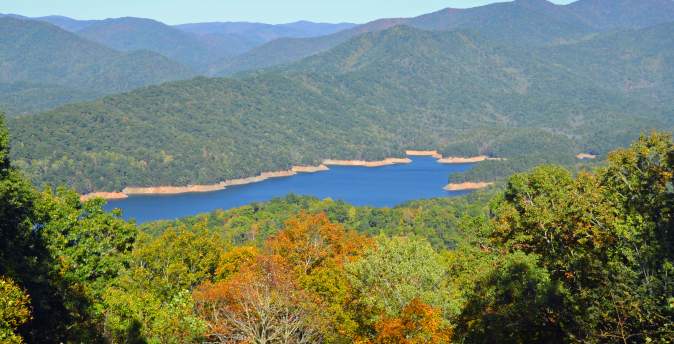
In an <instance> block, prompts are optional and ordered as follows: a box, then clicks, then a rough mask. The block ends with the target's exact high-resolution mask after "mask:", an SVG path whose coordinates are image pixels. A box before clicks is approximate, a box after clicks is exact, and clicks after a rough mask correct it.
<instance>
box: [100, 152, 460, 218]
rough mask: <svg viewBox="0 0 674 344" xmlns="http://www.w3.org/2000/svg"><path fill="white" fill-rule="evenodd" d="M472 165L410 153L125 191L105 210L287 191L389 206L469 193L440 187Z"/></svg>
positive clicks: (228, 200)
mask: <svg viewBox="0 0 674 344" xmlns="http://www.w3.org/2000/svg"><path fill="white" fill-rule="evenodd" d="M472 166H473V164H470V163H466V164H442V163H439V162H438V160H437V159H436V158H434V157H430V156H429V157H422V156H415V157H413V158H412V162H411V163H409V164H397V165H388V166H381V167H361V166H330V170H328V171H323V172H319V173H300V174H297V175H293V176H289V177H285V178H273V179H267V180H264V181H262V182H259V183H254V184H248V185H239V186H230V187H227V188H226V189H224V190H219V191H214V192H207V193H185V194H177V195H131V196H130V197H128V198H126V199H119V200H110V201H109V203H108V205H107V206H106V209H108V210H109V209H114V208H120V209H122V210H123V212H124V218H126V219H136V221H138V222H139V223H143V222H148V221H154V220H168V219H176V218H179V217H184V216H190V215H196V214H199V213H203V212H210V211H212V210H215V209H231V208H236V207H240V206H243V205H246V204H250V203H253V202H264V201H268V200H271V199H273V198H276V197H283V196H286V195H288V194H298V195H307V196H314V197H319V198H332V199H334V200H342V201H345V202H348V203H351V204H353V205H359V206H364V205H368V206H375V207H392V206H396V205H399V204H401V203H405V202H407V201H411V200H417V199H425V198H434V197H448V196H459V195H464V194H466V193H468V192H470V191H469V190H461V191H447V190H444V189H443V188H444V187H445V186H446V185H447V183H448V179H449V176H450V175H451V174H453V173H459V172H464V171H466V170H468V169H470V168H471V167H472Z"/></svg>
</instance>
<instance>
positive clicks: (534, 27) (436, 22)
mask: <svg viewBox="0 0 674 344" xmlns="http://www.w3.org/2000/svg"><path fill="white" fill-rule="evenodd" d="M672 20H674V2H672V1H671V0H616V1H612V0H611V1H605V0H579V1H576V2H574V3H571V4H569V5H555V4H553V3H551V2H549V1H547V0H515V1H513V2H504V3H494V4H490V5H485V6H480V7H474V8H468V9H453V8H448V9H443V10H441V11H438V12H434V13H430V14H426V15H422V16H419V17H415V18H399V19H384V20H377V21H374V22H371V23H367V24H363V25H360V26H358V27H355V28H353V29H351V30H346V31H342V32H338V33H335V34H332V35H328V36H325V37H319V38H308V39H291V38H287V39H283V40H277V41H273V42H270V43H267V44H265V45H262V46H260V47H257V48H254V49H252V50H251V51H249V52H246V53H244V54H242V55H239V56H235V57H230V58H225V59H224V60H223V61H221V62H219V63H218V64H216V65H214V66H212V67H211V73H213V74H215V75H231V74H234V73H237V72H242V71H247V70H255V69H260V68H267V67H272V66H275V65H280V64H287V63H291V62H294V61H298V60H300V59H302V58H305V57H308V56H311V55H314V54H317V53H319V52H323V51H326V50H329V49H330V48H333V47H335V46H337V45H339V44H341V43H344V42H345V41H347V40H349V39H350V38H353V37H355V36H358V35H359V34H362V33H363V32H370V31H378V30H383V29H387V28H389V27H390V26H392V25H402V24H404V25H408V26H412V27H416V28H419V29H424V30H456V29H469V30H476V31H479V32H481V33H482V34H485V35H490V36H491V37H492V38H494V39H498V40H499V41H502V42H508V43H509V44H529V45H530V44H534V45H551V44H559V43H564V42H567V41H570V40H571V41H573V40H580V39H584V38H586V37H588V36H589V35H591V34H593V33H596V32H603V31H608V30H620V29H638V28H644V27H648V26H652V25H657V24H661V23H666V22H669V21H672Z"/></svg>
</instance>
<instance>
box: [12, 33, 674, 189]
mask: <svg viewBox="0 0 674 344" xmlns="http://www.w3.org/2000/svg"><path fill="white" fill-rule="evenodd" d="M672 29H673V27H672V25H671V24H667V25H660V26H656V27H652V28H646V29H640V30H631V31H627V32H626V33H625V34H623V35H616V34H614V33H606V34H600V35H598V36H596V37H594V38H592V39H589V40H584V41H582V42H577V43H572V44H567V45H566V50H565V51H574V50H575V51H582V52H583V59H576V60H569V59H568V57H567V56H566V55H564V54H560V52H559V50H558V49H559V47H558V46H551V47H538V48H536V49H534V48H532V49H529V50H523V49H521V48H520V47H519V46H504V45H503V44H502V42H499V41H495V40H493V39H491V38H489V37H488V36H484V35H482V34H480V33H477V32H473V31H425V30H420V29H416V28H412V27H408V26H396V27H392V28H390V29H388V30H384V31H378V32H371V33H366V34H363V35H360V36H358V37H355V38H353V39H351V40H349V41H347V42H346V43H343V44H341V45H339V46H338V47H336V48H334V49H332V50H330V51H328V52H325V53H321V54H318V55H316V56H313V57H310V58H308V59H305V60H303V61H301V62H298V63H296V64H293V65H290V66H287V67H283V68H277V69H274V70H269V71H261V72H257V73H253V74H251V75H248V76H242V77H241V78H237V79H226V78H215V79H209V78H197V79H193V80H190V81H179V82H173V83H167V84H163V85H160V86H152V87H148V88H144V89H141V90H137V91H133V92H131V93H127V94H122V95H117V96H112V97H106V98H103V99H101V100H99V101H96V102H92V103H84V104H78V105H70V106H66V107H63V108H60V109H57V110H54V111H51V112H47V113H44V114H40V115H37V116H30V117H22V118H17V119H13V120H11V121H10V122H9V125H10V128H11V129H12V132H13V133H14V142H15V147H14V150H13V153H14V157H13V159H14V161H15V163H16V165H17V166H19V167H20V168H21V169H22V170H24V171H25V172H27V173H28V174H29V175H30V176H31V177H32V178H33V180H34V181H35V182H36V183H38V184H45V183H49V184H62V183H65V184H68V185H72V186H75V187H77V189H78V190H79V191H81V192H89V191H94V190H96V191H99V190H106V191H119V190H121V189H122V188H124V187H127V186H153V185H187V184H200V183H216V182H219V181H221V180H224V179H233V178H239V177H247V176H252V175H257V174H259V173H260V172H263V171H270V170H285V169H288V168H289V167H290V166H291V165H298V164H299V165H311V164H317V163H320V161H322V160H323V159H330V158H335V159H363V160H378V159H382V158H385V157H389V156H401V155H402V154H403V152H404V150H406V149H439V150H440V151H441V152H442V153H443V154H445V155H461V156H470V155H489V156H496V157H506V158H507V159H508V160H507V162H504V163H502V164H501V165H500V166H499V168H498V169H496V170H491V171H487V172H485V171H484V170H483V169H480V168H476V169H474V170H473V171H472V172H471V173H473V175H472V176H485V175H486V176H488V177H490V178H496V177H502V176H504V175H505V174H509V173H510V172H511V171H517V170H521V169H523V168H526V167H528V166H531V164H537V163H541V162H556V163H560V162H561V163H565V164H574V163H575V155H576V154H577V153H578V152H593V153H595V154H604V153H605V152H607V151H608V150H610V149H612V148H614V147H616V146H620V145H623V144H625V143H627V142H628V141H629V140H631V139H633V138H634V137H636V136H638V135H639V133H641V132H644V131H649V130H651V129H652V128H670V129H671V128H673V127H674V120H673V118H672V117H671V116H669V115H668V112H667V110H668V109H672V108H673V107H672V101H671V99H664V98H662V99H661V101H660V102H653V101H652V99H654V98H658V97H660V95H661V94H660V92H659V91H658V88H659V87H658V86H657V85H658V84H656V83H653V84H652V87H650V88H648V87H642V88H640V89H639V90H638V91H635V90H634V89H633V88H624V87H621V86H622V82H620V81H619V80H613V78H612V77H611V76H610V75H606V77H605V78H603V79H601V80H594V77H593V75H592V74H588V72H587V71H588V70H591V69H592V67H591V66H592V65H604V64H608V65H610V64H613V65H612V66H611V67H610V68H612V69H614V70H616V72H615V73H614V75H618V74H621V72H622V73H623V75H622V77H623V78H625V79H629V80H635V81H636V82H638V83H639V84H644V85H645V84H646V83H645V82H641V80H658V82H659V83H662V84H667V83H670V84H671V82H672V79H671V78H669V75H670V74H664V75H663V74H662V73H661V71H664V70H670V68H671V66H672V63H673V62H674V61H672V60H670V59H669V58H668V57H667V56H669V55H668V53H665V52H663V51H662V50H663V49H664V50H667V51H670V52H671V51H672V48H674V47H673V46H672V44H671V41H672V40H671V39H669V42H662V41H661V40H659V39H658V37H662V36H665V35H666V33H668V32H672ZM630 35H631V36H634V37H642V38H641V39H640V40H637V41H635V40H626V39H624V37H627V36H630ZM607 46H611V47H616V46H619V49H624V50H628V51H632V50H639V51H642V52H643V55H644V56H646V57H644V58H647V57H652V56H653V54H655V55H657V56H660V55H661V56H662V63H663V65H662V66H661V67H660V68H656V69H642V68H632V66H635V65H636V64H635V60H633V59H624V60H620V59H615V57H614V56H611V55H608V54H607V53H606V47H607ZM555 57H557V58H558V59H557V58H555ZM635 58H636V60H640V59H639V58H637V57H635ZM583 66H585V67H583ZM607 68H608V67H607ZM35 123H39V124H37V125H36V124H35ZM38 137H39V138H40V139H38V140H36V139H35V138H38ZM495 171H496V172H495ZM490 173H491V174H490ZM469 177H471V176H470V175H469V176H467V177H466V178H469Z"/></svg>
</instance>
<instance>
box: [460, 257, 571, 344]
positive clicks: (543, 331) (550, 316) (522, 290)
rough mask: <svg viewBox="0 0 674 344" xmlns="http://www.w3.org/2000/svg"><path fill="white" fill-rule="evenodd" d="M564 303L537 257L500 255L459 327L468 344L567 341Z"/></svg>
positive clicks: (472, 297) (485, 277)
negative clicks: (562, 314)
mask: <svg viewBox="0 0 674 344" xmlns="http://www.w3.org/2000/svg"><path fill="white" fill-rule="evenodd" d="M562 302H563V297H562V291H561V290H559V286H558V285H557V284H555V283H554V282H553V281H552V280H551V278H550V275H549V273H548V271H547V270H546V269H545V268H543V267H541V266H539V264H538V258H537V257H535V256H531V255H526V254H524V253H522V252H515V253H513V254H508V255H506V256H500V257H499V259H498V260H496V262H495V266H494V267H493V268H492V270H491V271H490V272H489V273H487V274H486V275H484V276H483V277H482V278H480V279H478V281H477V282H476V284H475V286H474V291H473V292H472V295H471V297H470V300H469V302H468V304H467V305H466V306H465V308H464V310H463V313H462V314H461V316H460V317H459V319H460V320H459V324H460V326H459V328H460V331H461V332H462V335H463V336H464V338H465V340H466V341H467V342H470V343H532V342H533V343H563V342H564V334H563V331H562V328H561V327H560V322H559V319H558V316H559V313H560V308H561V307H562Z"/></svg>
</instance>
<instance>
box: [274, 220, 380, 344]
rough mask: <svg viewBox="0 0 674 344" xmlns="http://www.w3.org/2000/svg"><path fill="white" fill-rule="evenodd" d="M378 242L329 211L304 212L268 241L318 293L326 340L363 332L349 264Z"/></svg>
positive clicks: (317, 311) (317, 310)
mask: <svg viewBox="0 0 674 344" xmlns="http://www.w3.org/2000/svg"><path fill="white" fill-rule="evenodd" d="M373 245H374V242H373V240H371V239H370V238H368V237H366V236H363V235H360V234H358V233H356V232H355V231H348V230H346V229H345V228H344V227H343V226H342V225H340V224H334V223H331V222H330V220H329V219H328V217H327V216H326V215H325V214H318V215H310V214H300V215H299V216H298V217H297V218H295V219H291V220H289V221H288V222H287V223H286V225H285V228H284V230H283V231H281V232H279V233H278V234H277V235H276V236H274V237H271V238H270V239H269V240H268V241H267V245H266V246H267V249H268V250H269V251H270V252H269V253H270V254H273V255H276V256H280V257H283V259H284V260H286V261H287V262H288V265H289V266H291V267H293V269H294V272H295V276H296V279H297V281H298V283H299V284H300V285H301V286H302V288H303V289H304V290H306V291H307V292H309V293H310V294H311V295H313V297H314V298H315V303H314V304H313V307H314V313H315V314H316V315H315V317H314V323H315V324H317V325H318V326H319V327H320V328H321V329H322V330H321V331H322V333H323V334H324V340H325V341H326V342H340V341H344V340H346V341H348V342H350V341H353V340H354V339H355V338H357V337H358V336H357V335H356V334H357V333H358V332H360V331H359V326H360V322H359V321H358V319H357V318H358V317H359V314H358V312H359V311H360V310H359V309H357V308H354V307H353V306H352V305H353V299H354V297H355V296H354V293H353V290H352V288H351V284H350V283H349V280H348V278H347V276H346V272H345V270H344V265H345V264H346V263H350V262H353V261H355V260H357V259H358V258H360V256H361V255H362V254H363V253H364V251H365V249H366V248H368V247H371V246H373Z"/></svg>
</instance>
